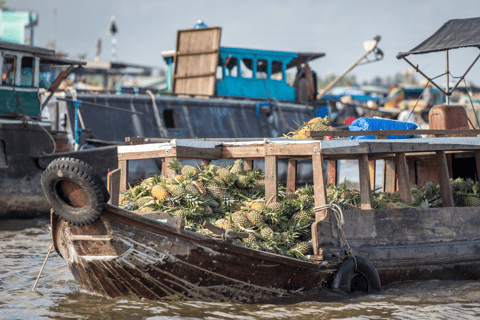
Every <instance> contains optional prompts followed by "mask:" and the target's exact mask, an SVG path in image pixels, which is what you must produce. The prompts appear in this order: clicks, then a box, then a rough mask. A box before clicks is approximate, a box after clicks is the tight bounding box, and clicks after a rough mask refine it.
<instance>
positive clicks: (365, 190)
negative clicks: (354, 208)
mask: <svg viewBox="0 0 480 320" xmlns="http://www.w3.org/2000/svg"><path fill="white" fill-rule="evenodd" d="M358 171H359V175H360V177H359V181H360V208H361V209H362V210H370V209H372V205H373V200H372V190H371V189H370V172H369V171H370V170H369V165H368V156H367V155H366V154H362V155H361V156H359V157H358Z"/></svg>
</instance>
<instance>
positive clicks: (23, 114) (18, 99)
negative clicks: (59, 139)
mask: <svg viewBox="0 0 480 320" xmlns="http://www.w3.org/2000/svg"><path fill="white" fill-rule="evenodd" d="M13 92H14V93H15V97H16V98H17V107H18V108H19V109H20V112H21V113H22V122H23V125H24V126H26V125H27V124H28V120H30V121H32V122H33V123H34V124H36V125H37V126H39V127H40V129H42V130H43V131H45V132H46V133H47V135H48V136H49V137H50V139H51V140H52V142H53V151H52V152H51V153H46V152H45V151H43V154H44V155H47V156H51V155H53V154H54V153H55V150H57V144H56V143H55V139H54V138H53V136H52V135H51V134H50V132H48V131H47V129H45V128H44V127H42V126H41V125H40V124H38V122H37V121H36V120H34V119H32V118H30V117H29V116H27V115H26V114H25V112H23V108H22V106H21V104H20V98H19V96H18V93H17V91H16V90H15V87H13Z"/></svg>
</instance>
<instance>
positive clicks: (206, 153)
mask: <svg viewBox="0 0 480 320" xmlns="http://www.w3.org/2000/svg"><path fill="white" fill-rule="evenodd" d="M176 149H177V158H189V159H209V160H215V159H222V147H215V148H194V147H182V146H178V147H176Z"/></svg>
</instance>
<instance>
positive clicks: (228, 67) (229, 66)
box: [223, 56, 239, 77]
mask: <svg viewBox="0 0 480 320" xmlns="http://www.w3.org/2000/svg"><path fill="white" fill-rule="evenodd" d="M223 65H224V71H225V76H226V77H238V76H239V72H238V59H237V58H235V57H232V56H228V57H227V59H225V62H224V64H223Z"/></svg>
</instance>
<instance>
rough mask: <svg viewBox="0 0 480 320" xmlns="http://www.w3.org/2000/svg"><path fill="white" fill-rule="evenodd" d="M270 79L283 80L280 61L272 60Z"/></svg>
mask: <svg viewBox="0 0 480 320" xmlns="http://www.w3.org/2000/svg"><path fill="white" fill-rule="evenodd" d="M271 79H272V80H283V63H282V62H281V61H275V60H274V61H272V76H271Z"/></svg>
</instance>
